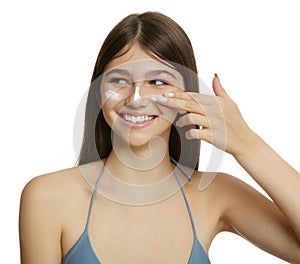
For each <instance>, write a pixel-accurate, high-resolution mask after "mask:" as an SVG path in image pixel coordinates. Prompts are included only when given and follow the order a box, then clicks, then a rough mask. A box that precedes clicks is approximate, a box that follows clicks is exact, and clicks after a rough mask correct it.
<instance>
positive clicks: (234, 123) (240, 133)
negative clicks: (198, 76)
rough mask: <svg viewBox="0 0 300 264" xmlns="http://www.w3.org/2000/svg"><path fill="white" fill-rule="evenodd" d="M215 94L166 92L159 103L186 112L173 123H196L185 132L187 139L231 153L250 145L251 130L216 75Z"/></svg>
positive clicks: (179, 124) (214, 81)
mask: <svg viewBox="0 0 300 264" xmlns="http://www.w3.org/2000/svg"><path fill="white" fill-rule="evenodd" d="M213 90H214V92H215V95H216V96H210V95H203V94H200V93H191V92H167V93H165V95H164V96H165V97H167V98H168V100H161V102H160V103H162V104H164V105H166V106H170V107H174V108H177V109H180V111H181V112H182V110H184V111H186V112H187V113H186V114H185V115H184V116H182V117H181V118H180V119H179V120H178V121H177V123H176V125H177V126H179V127H183V126H187V125H191V124H194V125H198V126H200V128H199V129H190V130H188V131H187V132H186V138H187V139H199V140H205V141H207V142H209V143H211V144H213V145H215V146H216V147H218V148H220V149H223V150H225V151H226V152H228V153H231V154H233V155H236V154H238V153H239V152H241V151H243V150H244V149H246V148H247V145H249V144H251V143H250V142H251V139H252V136H253V135H254V133H253V132H252V131H251V129H250V128H249V127H248V125H247V124H246V122H245V121H244V119H243V117H242V115H241V113H240V111H239V109H238V106H237V105H236V104H235V102H234V101H233V100H232V99H231V98H230V97H229V95H228V94H227V93H226V91H225V89H224V88H223V87H222V85H221V83H220V80H219V78H218V76H217V75H216V74H215V77H214V79H213Z"/></svg>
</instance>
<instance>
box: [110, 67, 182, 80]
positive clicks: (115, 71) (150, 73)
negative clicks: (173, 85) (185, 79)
mask: <svg viewBox="0 0 300 264" xmlns="http://www.w3.org/2000/svg"><path fill="white" fill-rule="evenodd" d="M112 74H120V75H126V76H130V73H129V71H127V70H124V69H112V70H110V71H108V72H107V73H106V74H105V75H106V76H109V75H112ZM161 74H167V75H169V76H170V77H171V78H173V79H175V80H177V78H176V76H175V75H174V74H173V73H171V72H169V71H166V70H150V71H148V72H147V73H146V77H153V76H158V75H161Z"/></svg>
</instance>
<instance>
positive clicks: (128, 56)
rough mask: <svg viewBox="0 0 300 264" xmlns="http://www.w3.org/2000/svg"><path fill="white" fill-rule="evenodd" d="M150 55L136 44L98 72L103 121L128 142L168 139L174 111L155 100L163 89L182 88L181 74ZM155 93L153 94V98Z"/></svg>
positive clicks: (132, 144) (140, 143) (161, 93)
mask: <svg viewBox="0 0 300 264" xmlns="http://www.w3.org/2000/svg"><path fill="white" fill-rule="evenodd" d="M154 56H155V55H152V56H150V55H149V53H146V52H145V51H144V50H143V49H142V48H141V47H140V46H139V45H138V44H133V45H132V46H131V48H130V49H129V50H128V51H127V52H126V53H125V54H123V55H122V56H120V57H118V58H115V59H114V60H112V61H111V62H110V63H109V64H108V65H107V66H106V69H105V72H104V74H103V76H102V84H101V98H102V102H103V103H102V110H103V114H104V117H105V120H106V122H107V123H108V124H109V126H110V127H111V128H112V130H113V132H114V137H115V136H118V137H120V138H122V139H124V140H126V141H127V142H129V144H130V145H131V146H141V145H144V144H146V143H148V142H149V141H150V140H151V139H152V138H153V137H155V136H159V137H162V138H163V139H165V140H166V142H167V140H168V139H169V133H170V128H171V124H172V122H173V121H174V119H175V117H176V115H177V111H176V110H175V109H171V108H168V107H166V106H163V105H161V104H158V103H157V102H156V101H155V99H156V100H157V96H162V95H163V94H164V93H165V92H166V91H173V90H184V81H183V78H182V75H181V74H180V73H179V72H178V71H177V70H176V69H174V67H172V66H171V65H170V64H168V63H167V62H165V61H162V60H160V59H158V58H157V59H155V57H154ZM155 97H156V98H155Z"/></svg>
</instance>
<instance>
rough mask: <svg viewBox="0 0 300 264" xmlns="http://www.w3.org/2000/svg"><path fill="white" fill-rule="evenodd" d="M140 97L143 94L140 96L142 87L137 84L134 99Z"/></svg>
mask: <svg viewBox="0 0 300 264" xmlns="http://www.w3.org/2000/svg"><path fill="white" fill-rule="evenodd" d="M140 98H141V96H140V87H139V86H136V87H135V92H134V96H133V100H134V101H137V100H140Z"/></svg>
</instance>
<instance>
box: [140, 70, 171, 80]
mask: <svg viewBox="0 0 300 264" xmlns="http://www.w3.org/2000/svg"><path fill="white" fill-rule="evenodd" d="M161 74H167V75H169V76H170V77H172V78H173V79H175V80H177V78H176V77H175V75H174V74H173V73H171V72H169V71H166V70H150V71H148V72H147V74H146V76H158V75H161Z"/></svg>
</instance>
